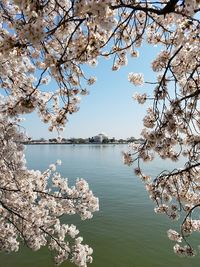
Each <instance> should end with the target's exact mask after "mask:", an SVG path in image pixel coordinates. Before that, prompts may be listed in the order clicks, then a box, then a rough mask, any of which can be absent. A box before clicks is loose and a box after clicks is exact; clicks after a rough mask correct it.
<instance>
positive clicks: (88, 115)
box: [23, 45, 158, 138]
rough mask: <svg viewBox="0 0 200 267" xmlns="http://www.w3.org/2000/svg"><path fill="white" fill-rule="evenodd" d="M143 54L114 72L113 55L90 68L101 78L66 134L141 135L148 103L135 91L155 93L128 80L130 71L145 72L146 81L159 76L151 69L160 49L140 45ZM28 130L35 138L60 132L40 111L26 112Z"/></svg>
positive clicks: (145, 86)
mask: <svg viewBox="0 0 200 267" xmlns="http://www.w3.org/2000/svg"><path fill="white" fill-rule="evenodd" d="M139 52H140V57H139V58H130V59H129V63H128V65H127V66H125V67H122V68H121V69H120V70H119V71H115V72H113V71H112V70H111V69H112V59H110V60H106V59H100V60H99V63H98V65H97V67H96V68H93V67H91V68H89V69H88V68H86V69H87V70H88V72H89V73H88V76H89V75H91V76H96V77H97V82H96V83H95V84H94V85H93V86H90V88H89V89H90V94H89V95H88V96H84V97H82V100H81V103H80V110H79V111H78V112H77V113H75V114H73V115H71V116H70V117H69V122H68V123H67V125H66V130H65V131H64V133H63V134H62V136H63V137H65V138H70V137H83V138H86V137H91V136H94V135H96V134H98V133H100V132H104V133H106V134H107V135H108V136H110V137H116V138H127V137H130V136H134V137H139V136H140V132H141V129H142V118H143V117H144V115H145V110H146V107H147V106H148V105H150V104H151V103H149V104H148V103H147V105H139V104H138V103H137V102H136V101H134V100H133V99H132V95H133V94H134V93H135V92H147V93H148V94H151V88H150V86H149V85H147V84H146V85H144V86H142V87H141V86H140V87H135V86H133V85H132V84H130V83H129V82H128V79H127V76H128V73H129V72H136V73H137V72H139V73H144V78H145V80H146V81H153V80H155V74H153V73H152V71H151V61H152V60H153V58H154V57H155V55H156V54H157V53H158V48H157V47H152V46H147V45H143V46H142V47H140V48H139ZM23 126H24V127H25V128H26V132H27V134H28V135H29V136H31V137H33V138H40V137H45V138H52V137H55V136H56V135H57V133H56V132H55V133H50V132H48V125H47V124H44V123H42V122H40V119H39V117H38V116H37V114H36V113H35V114H30V115H27V116H26V121H25V122H24V123H23Z"/></svg>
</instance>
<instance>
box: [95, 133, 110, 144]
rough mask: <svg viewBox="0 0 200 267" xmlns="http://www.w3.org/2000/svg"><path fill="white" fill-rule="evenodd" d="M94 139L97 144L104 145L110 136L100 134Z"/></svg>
mask: <svg viewBox="0 0 200 267" xmlns="http://www.w3.org/2000/svg"><path fill="white" fill-rule="evenodd" d="M92 139H93V142H95V143H103V142H104V141H105V140H108V136H107V135H106V134H105V133H100V134H98V135H96V136H93V137H92Z"/></svg>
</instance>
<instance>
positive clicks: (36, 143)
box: [23, 142, 129, 145]
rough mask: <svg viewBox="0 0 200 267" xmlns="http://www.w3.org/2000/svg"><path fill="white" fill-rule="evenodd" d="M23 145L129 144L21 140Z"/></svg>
mask: <svg viewBox="0 0 200 267" xmlns="http://www.w3.org/2000/svg"><path fill="white" fill-rule="evenodd" d="M23 144H24V145H126V144H129V143H128V142H124V143H119V142H114V143H67V142H66V143H65V142H61V143H50V142H49V143H47V142H34V143H30V142H23Z"/></svg>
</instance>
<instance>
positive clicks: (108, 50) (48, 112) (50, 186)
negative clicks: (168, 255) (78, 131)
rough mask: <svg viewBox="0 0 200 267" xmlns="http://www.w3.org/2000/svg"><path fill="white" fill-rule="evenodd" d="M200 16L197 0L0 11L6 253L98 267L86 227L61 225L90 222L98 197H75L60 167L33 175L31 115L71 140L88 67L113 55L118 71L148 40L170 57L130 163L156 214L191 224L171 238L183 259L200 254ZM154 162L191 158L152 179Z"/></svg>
mask: <svg viewBox="0 0 200 267" xmlns="http://www.w3.org/2000/svg"><path fill="white" fill-rule="evenodd" d="M199 11H200V1H198V0H185V1H184V0H180V1H179V0H161V1H148V0H143V1H138V0H122V1H120V0H2V1H0V87H1V89H2V94H1V98H0V114H1V115H0V127H1V132H0V136H1V139H0V141H1V142H0V144H1V150H0V151H1V153H0V172H1V175H0V179H1V185H0V229H1V231H0V249H1V250H2V251H17V250H18V249H19V246H20V242H21V241H23V242H24V243H25V244H26V245H27V246H28V247H30V248H32V249H33V250H37V249H40V247H42V246H48V248H49V249H50V250H52V251H54V252H55V262H56V263H57V264H60V263H62V262H63V261H64V260H71V261H72V262H74V263H75V264H76V265H78V266H81V267H84V266H87V263H90V262H91V261H92V256H91V254H92V249H91V248H90V247H89V246H87V245H83V244H82V238H81V237H77V235H78V230H77V229H76V227H75V226H74V225H66V224H61V222H60V217H61V216H62V215H64V214H68V215H70V214H75V213H78V214H79V215H80V217H81V218H82V219H88V218H91V217H92V213H93V212H94V211H96V210H98V199H97V198H96V197H94V196H93V194H92V192H91V191H90V190H89V187H88V184H87V183H86V182H85V181H84V180H83V179H80V180H77V182H76V184H75V186H74V187H72V188H70V187H69V186H68V183H67V179H64V178H62V177H61V175H60V174H59V173H58V172H57V171H56V166H57V165H58V164H60V162H59V161H58V162H57V163H56V164H52V165H50V166H49V168H48V169H47V170H46V171H45V172H43V173H41V172H40V171H33V170H29V169H28V168H27V166H26V162H25V158H24V147H23V145H22V142H23V141H24V140H25V139H26V136H25V135H24V133H23V131H22V129H21V128H20V126H19V125H20V115H22V114H27V113H31V112H33V111H36V112H37V113H38V115H39V117H40V118H41V120H42V121H43V122H44V123H48V125H49V131H53V130H56V131H58V132H60V131H62V130H63V129H64V126H65V124H66V123H67V120H68V117H69V115H70V114H72V113H74V112H76V111H78V109H79V107H78V105H79V102H80V96H82V95H87V94H88V89H87V87H88V86H90V85H92V84H93V83H94V82H95V81H96V79H95V77H88V76H87V73H86V74H85V73H84V71H83V66H84V64H89V65H91V66H95V65H96V64H97V62H98V58H99V57H105V58H108V57H110V58H111V59H112V62H113V64H112V70H113V71H117V70H119V69H120V68H121V67H123V66H125V65H127V63H128V57H129V55H130V56H131V57H138V56H139V52H138V51H139V47H140V46H141V44H142V43H143V42H147V43H148V44H149V45H152V46H154V45H157V46H158V48H159V49H160V53H159V54H158V55H157V56H156V57H155V59H154V61H153V62H152V65H151V68H152V70H153V71H154V72H155V74H156V79H155V80H154V81H146V83H148V84H149V86H150V85H151V87H152V86H153V87H154V89H153V91H152V95H148V94H136V95H135V96H134V98H135V99H136V100H137V101H138V102H139V103H140V104H143V103H145V101H147V100H149V101H150V102H149V103H150V104H151V106H150V107H149V108H148V110H147V115H146V116H145V117H144V120H143V123H144V129H143V130H142V133H141V135H142V137H143V138H144V142H143V143H142V144H140V145H135V144H131V145H130V151H128V152H126V153H124V162H125V163H126V164H128V165H132V164H136V166H135V167H134V168H135V173H136V174H137V175H138V176H139V177H140V178H141V179H142V181H143V182H144V183H145V188H146V189H147V191H148V192H149V195H150V198H151V199H152V200H153V201H154V202H155V204H156V208H155V211H156V212H157V213H164V214H166V215H167V216H169V217H170V218H171V219H173V220H176V219H178V218H179V215H180V214H183V215H184V219H183V221H182V222H181V223H180V224H181V227H180V232H179V233H178V232H176V231H175V230H171V229H170V230H169V231H168V236H169V238H170V239H171V240H174V241H176V242H183V241H184V242H185V243H186V244H185V245H182V246H180V245H179V244H176V245H175V246H174V251H175V253H177V254H178V255H189V256H193V255H194V254H195V251H194V249H193V248H192V247H191V245H190V244H189V243H188V241H187V237H188V236H189V235H190V234H191V233H192V232H193V231H200V220H198V217H197V218H196V219H195V217H194V216H195V215H196V212H195V211H197V212H198V208H199V206H200V194H199V189H200V175H199V165H200V163H199V128H200V127H199V124H200V113H199V110H198V107H199V106H198V100H199V93H200V89H199V84H200V77H199V70H200V52H199V39H200V36H199V34H200V21H199ZM51 79H52V81H53V82H51ZM128 80H129V81H130V82H131V83H132V84H133V85H135V86H142V85H143V83H144V77H143V74H141V73H130V74H129V75H128ZM47 84H49V85H48V86H49V87H51V91H49V90H46V85H47ZM155 155H158V156H159V157H161V158H162V159H170V160H172V161H178V160H179V158H180V157H181V156H184V157H185V158H186V161H187V162H186V164H185V165H184V166H183V168H182V169H174V170H173V171H171V172H167V171H163V172H162V173H160V174H158V176H157V177H152V178H151V177H150V176H149V175H148V174H144V173H143V170H142V168H141V162H142V161H144V162H146V161H151V160H153V158H154V157H155Z"/></svg>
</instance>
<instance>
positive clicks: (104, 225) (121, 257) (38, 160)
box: [0, 145, 200, 267]
mask: <svg viewBox="0 0 200 267" xmlns="http://www.w3.org/2000/svg"><path fill="white" fill-rule="evenodd" d="M125 149H126V146H124V145H29V146H27V149H26V156H27V163H28V166H29V167H30V168H33V169H40V170H45V168H47V167H48V165H49V164H50V163H54V162H55V161H56V160H57V159H61V160H62V165H61V166H60V167H59V169H58V170H59V171H60V172H61V173H62V175H63V176H64V177H68V179H69V181H70V184H73V182H74V181H75V179H76V178H77V177H83V178H85V179H86V180H87V181H88V182H89V184H90V187H91V188H92V190H93V192H94V193H95V195H96V196H98V197H99V200H100V211H99V212H97V213H95V214H94V218H93V219H92V220H86V221H83V222H80V219H79V218H78V217H76V216H71V217H67V218H66V219H65V221H66V222H67V223H74V224H76V225H77V227H78V228H79V229H80V235H81V236H83V237H84V241H85V242H86V243H87V244H89V245H90V246H91V247H92V248H93V249H94V254H93V257H94V262H93V263H92V264H91V265H89V266H91V267H132V266H134V267H188V266H192V267H197V266H199V265H200V256H197V257H195V258H192V259H188V258H187V259H184V258H179V257H177V256H175V255H174V253H173V251H172V247H173V242H171V241H169V240H168V238H167V236H166V231H167V230H168V229H169V228H173V227H174V225H173V223H172V222H171V221H170V220H169V219H168V218H167V217H165V216H161V215H156V214H154V212H153V204H152V203H151V201H150V200H149V198H148V196H147V193H146V191H145V190H144V187H143V184H142V182H141V181H139V180H138V178H137V177H135V176H134V174H133V170H132V168H131V167H127V166H124V165H123V162H122V155H121V151H123V150H125ZM178 165H180V166H181V162H179V163H178ZM169 168H173V165H172V164H171V163H170V162H169V161H164V162H163V161H161V160H156V161H155V162H153V163H150V164H147V165H146V166H145V169H146V172H147V173H150V174H152V175H156V174H158V173H159V171H161V170H163V169H169ZM198 238H199V236H198V235H197V236H195V237H194V241H195V242H197V240H198ZM199 243H200V239H199ZM53 266H54V265H53V263H52V258H51V255H50V254H49V252H48V251H47V250H46V249H45V248H44V249H42V250H40V251H39V252H32V251H30V250H29V249H27V248H25V247H23V248H22V249H21V250H20V252H17V253H11V254H2V253H1V254H0V267H53ZM62 266H63V267H64V266H66V267H67V266H68V267H72V266H74V265H73V264H71V263H68V262H65V263H64V264H62V265H61V267H62Z"/></svg>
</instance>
